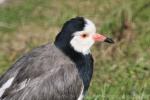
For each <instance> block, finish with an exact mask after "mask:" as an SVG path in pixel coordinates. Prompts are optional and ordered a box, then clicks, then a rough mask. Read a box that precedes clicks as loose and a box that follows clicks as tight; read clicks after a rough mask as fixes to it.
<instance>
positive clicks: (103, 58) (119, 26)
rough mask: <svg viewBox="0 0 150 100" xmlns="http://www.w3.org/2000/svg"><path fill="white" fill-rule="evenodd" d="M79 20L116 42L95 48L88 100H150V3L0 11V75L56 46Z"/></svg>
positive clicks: (49, 2) (108, 0)
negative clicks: (86, 20)
mask: <svg viewBox="0 0 150 100" xmlns="http://www.w3.org/2000/svg"><path fill="white" fill-rule="evenodd" d="M13 1H16V0H13ZM13 1H12V2H13ZM75 16H84V17H87V18H89V19H91V20H93V21H94V22H95V23H96V26H97V31H98V32H102V33H105V34H106V35H108V36H112V37H113V38H114V40H115V41H116V43H115V44H114V45H109V44H106V43H103V44H95V46H94V47H93V49H92V52H93V55H94V58H95V67H94V75H93V79H92V82H91V86H90V88H89V91H88V94H87V97H86V100H150V67H149V65H150V60H149V59H150V27H149V26H150V1H149V0H93V1H90V0H86V1H83V0H76V1H70V0H61V1H59V2H58V1H54V0H24V1H23V2H15V3H10V4H9V3H8V4H6V5H4V6H0V73H1V74H2V73H4V72H5V71H6V70H7V69H8V68H9V67H10V65H11V64H13V63H14V62H15V60H16V59H17V58H18V57H19V56H21V55H22V54H24V53H25V52H27V51H30V50H31V49H32V48H34V47H36V46H39V45H41V44H44V43H47V42H48V41H51V42H52V41H53V40H54V37H55V35H56V33H58V31H59V30H60V28H61V27H62V25H63V23H64V22H65V21H66V20H68V19H70V18H72V17H75Z"/></svg>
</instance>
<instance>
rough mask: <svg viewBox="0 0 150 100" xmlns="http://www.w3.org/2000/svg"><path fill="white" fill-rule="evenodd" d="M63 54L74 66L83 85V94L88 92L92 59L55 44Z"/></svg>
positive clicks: (89, 56)
mask: <svg viewBox="0 0 150 100" xmlns="http://www.w3.org/2000/svg"><path fill="white" fill-rule="evenodd" d="M55 45H56V47H58V48H59V49H60V50H61V51H63V53H65V54H66V55H67V56H69V57H70V59H71V60H72V61H73V62H74V63H75V64H76V67H77V69H78V71H79V74H80V77H81V79H82V80H83V84H84V93H85V92H86V91H87V90H88V87H89V84H90V81H91V78H92V74H93V59H92V57H91V54H88V55H83V54H81V53H79V52H76V51H75V50H74V49H73V48H72V47H71V46H62V45H57V44H55Z"/></svg>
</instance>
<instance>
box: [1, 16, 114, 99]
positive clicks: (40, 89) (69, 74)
mask: <svg viewBox="0 0 150 100" xmlns="http://www.w3.org/2000/svg"><path fill="white" fill-rule="evenodd" d="M95 42H107V43H114V41H113V40H112V38H109V37H106V36H104V35H102V34H98V33H96V26H95V24H94V23H93V22H92V21H91V20H89V19H87V18H85V17H79V16H78V17H74V18H71V19H69V20H68V21H66V22H65V23H64V25H63V26H62V28H61V29H60V32H58V34H57V35H56V38H55V40H54V43H49V42H48V43H46V44H44V45H41V46H39V47H36V48H34V49H32V50H31V51H29V52H28V53H26V54H24V55H23V56H21V57H20V58H19V59H18V60H16V62H15V63H14V64H12V66H11V67H10V68H9V69H8V70H7V71H6V72H5V73H4V74H3V75H1V77H0V100H83V99H84V97H85V95H86V93H87V91H88V88H89V85H90V82H91V79H92V75H93V66H94V60H93V57H92V53H91V51H90V49H91V47H92V46H93V44H94V43H95Z"/></svg>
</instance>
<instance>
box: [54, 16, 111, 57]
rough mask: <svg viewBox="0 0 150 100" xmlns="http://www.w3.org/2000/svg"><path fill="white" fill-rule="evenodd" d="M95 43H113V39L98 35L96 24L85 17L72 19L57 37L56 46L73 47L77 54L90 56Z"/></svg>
mask: <svg viewBox="0 0 150 100" xmlns="http://www.w3.org/2000/svg"><path fill="white" fill-rule="evenodd" d="M95 42H108V43H113V40H112V39H111V38H108V37H106V36H103V35H102V34H98V33H96V27H95V24H94V23H93V22H92V21H90V20H89V19H86V18H83V17H76V18H72V19H70V20H69V21H67V22H66V23H65V24H64V25H63V28H62V30H61V31H60V33H59V34H58V35H57V36H56V40H55V45H56V46H58V47H64V48H65V47H66V48H67V47H72V48H73V49H74V50H75V51H76V52H79V53H82V54H84V55H85V54H88V53H89V52H90V48H91V47H92V45H93V44H94V43H95Z"/></svg>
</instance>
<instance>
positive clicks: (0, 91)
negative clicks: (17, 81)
mask: <svg viewBox="0 0 150 100" xmlns="http://www.w3.org/2000/svg"><path fill="white" fill-rule="evenodd" d="M13 80H14V77H12V78H10V79H9V80H7V82H6V83H5V84H3V85H2V87H1V88H0V97H1V96H2V95H3V93H4V92H5V90H6V89H7V88H9V87H10V86H11V84H12V82H13Z"/></svg>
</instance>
